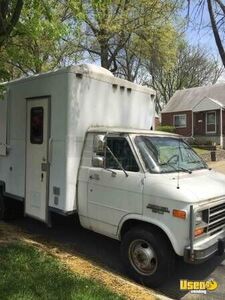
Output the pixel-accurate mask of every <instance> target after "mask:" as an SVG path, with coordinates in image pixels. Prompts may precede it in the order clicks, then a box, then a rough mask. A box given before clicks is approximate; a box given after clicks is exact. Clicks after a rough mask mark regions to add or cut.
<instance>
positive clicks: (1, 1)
mask: <svg viewBox="0 0 225 300" xmlns="http://www.w3.org/2000/svg"><path fill="white" fill-rule="evenodd" d="M22 7H23V0H13V1H10V0H0V47H1V46H2V45H3V43H4V42H5V41H6V40H7V38H8V37H9V36H10V34H11V32H12V30H13V28H14V27H15V25H16V24H17V22H18V20H19V17H20V14H21V10H22Z"/></svg>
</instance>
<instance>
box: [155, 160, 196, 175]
mask: <svg viewBox="0 0 225 300" xmlns="http://www.w3.org/2000/svg"><path fill="white" fill-rule="evenodd" d="M160 166H170V167H171V168H173V169H174V170H175V171H177V172H179V171H183V172H186V173H189V174H191V173H192V171H191V170H189V169H185V168H183V167H180V166H179V168H176V167H174V166H173V165H171V164H168V163H163V164H160Z"/></svg>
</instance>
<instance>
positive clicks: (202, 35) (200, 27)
mask: <svg viewBox="0 0 225 300" xmlns="http://www.w3.org/2000/svg"><path fill="white" fill-rule="evenodd" d="M205 3H206V2H205ZM202 11H203V14H201V12H202ZM184 13H187V12H186V11H185V12H184ZM185 35H186V37H187V40H188V41H189V43H190V44H191V45H193V46H200V47H201V48H203V49H205V50H206V52H207V53H208V54H209V55H212V56H213V57H214V59H217V60H218V61H219V62H220V64H221V67H222V66H223V65H222V62H221V59H220V56H219V52H218V49H217V46H216V43H215V39H214V36H213V32H212V29H211V27H210V18H209V13H208V9H207V6H205V7H204V9H203V10H201V11H196V9H194V8H193V7H191V8H190V22H189V26H188V27H187V30H186V32H185ZM224 81H225V72H223V74H222V75H221V77H220V78H219V79H218V81H217V83H221V82H224Z"/></svg>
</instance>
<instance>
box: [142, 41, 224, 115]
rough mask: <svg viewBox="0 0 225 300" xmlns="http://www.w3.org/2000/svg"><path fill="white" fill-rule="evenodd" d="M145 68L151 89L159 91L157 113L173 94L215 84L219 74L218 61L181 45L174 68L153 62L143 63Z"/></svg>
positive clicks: (195, 49)
mask: <svg viewBox="0 0 225 300" xmlns="http://www.w3.org/2000/svg"><path fill="white" fill-rule="evenodd" d="M146 68H147V69H148V70H149V72H150V74H151V75H152V80H151V83H150V85H151V86H152V87H153V88H154V89H156V90H157V91H158V93H157V99H156V101H157V105H158V108H159V110H161V107H162V106H163V105H165V104H166V103H167V102H168V101H169V99H170V98H171V97H172V95H173V94H174V93H175V91H176V90H181V89H184V88H191V87H197V86H202V85H208V84H214V83H215V82H216V81H217V79H218V78H219V77H220V75H221V73H222V69H221V67H220V66H219V63H218V61H217V60H215V59H214V58H213V57H212V56H210V55H209V54H208V53H207V52H206V51H205V49H201V48H200V47H192V46H189V45H188V44H187V43H186V42H184V41H181V42H180V44H179V46H178V49H177V55H176V58H175V60H174V61H173V64H172V65H171V66H170V67H169V68H168V67H165V66H164V65H162V64H160V63H157V61H156V60H151V61H147V62H146Z"/></svg>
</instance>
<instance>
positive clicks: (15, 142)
mask: <svg viewBox="0 0 225 300" xmlns="http://www.w3.org/2000/svg"><path fill="white" fill-rule="evenodd" d="M154 94H155V93H154V91H153V90H151V89H147V88H145V87H140V86H138V85H135V84H132V83H129V82H127V81H125V80H122V79H117V78H115V77H114V76H113V75H112V74H111V72H109V71H107V70H105V69H103V68H99V67H95V66H92V65H79V66H74V67H67V68H64V69H61V70H58V71H56V72H50V73H46V74H42V75H37V76H32V77H29V78H24V79H19V80H15V81H12V82H9V83H7V84H6V93H5V97H4V100H2V101H0V111H1V113H0V117H1V118H0V119H1V123H2V125H1V132H0V138H1V140H0V144H1V145H0V155H1V156H0V181H1V182H2V184H4V188H5V193H6V194H8V195H10V196H12V197H16V198H18V199H21V200H23V199H25V200H26V201H25V214H27V215H29V216H32V217H35V218H37V219H40V220H42V221H46V222H47V216H48V209H50V210H51V209H52V210H56V211H57V210H58V211H59V212H61V213H65V214H70V213H72V212H74V211H75V210H76V209H77V205H76V204H77V201H76V182H77V173H78V169H79V164H80V160H81V152H82V147H83V143H84V139H85V134H86V132H87V129H88V128H89V127H90V126H100V125H103V124H104V125H107V126H122V127H137V128H145V129H149V128H150V127H151V126H153V124H152V122H153V115H154V103H153V97H154ZM36 127H37V128H36ZM43 183H44V184H43Z"/></svg>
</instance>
